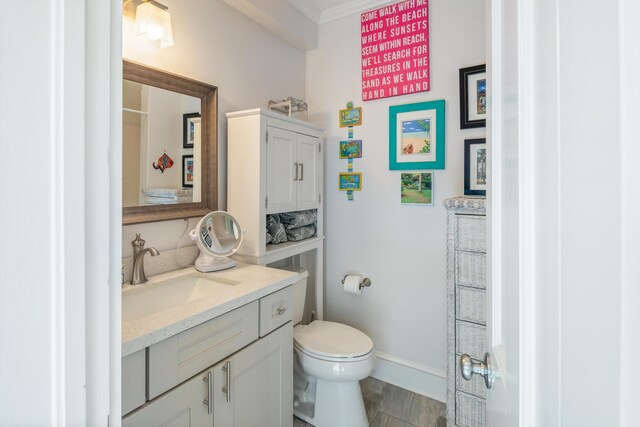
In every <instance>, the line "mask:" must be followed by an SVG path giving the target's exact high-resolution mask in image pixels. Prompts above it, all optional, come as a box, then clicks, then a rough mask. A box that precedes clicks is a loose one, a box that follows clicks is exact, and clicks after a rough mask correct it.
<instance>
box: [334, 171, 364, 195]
mask: <svg viewBox="0 0 640 427" xmlns="http://www.w3.org/2000/svg"><path fill="white" fill-rule="evenodd" d="M338 190H340V191H348V190H353V191H361V190H362V172H339V173H338Z"/></svg>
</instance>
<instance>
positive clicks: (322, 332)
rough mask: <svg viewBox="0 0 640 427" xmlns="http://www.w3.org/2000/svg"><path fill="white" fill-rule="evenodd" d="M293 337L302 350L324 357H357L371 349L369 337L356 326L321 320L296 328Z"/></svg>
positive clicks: (371, 344) (371, 343)
mask: <svg viewBox="0 0 640 427" xmlns="http://www.w3.org/2000/svg"><path fill="white" fill-rule="evenodd" d="M293 339H294V341H295V343H296V344H297V345H298V347H299V348H301V349H302V350H304V351H306V352H310V353H313V354H317V355H319V356H325V357H339V358H347V357H358V356H363V355H365V354H367V353H369V352H371V350H373V341H371V338H369V337H368V336H367V335H365V334H364V333H362V332H361V331H359V330H357V329H356V328H352V327H351V326H347V325H343V324H342V323H335V322H326V321H321V320H315V321H313V322H311V323H310V324H309V325H307V326H305V327H302V328H297V329H296V331H295V332H294V336H293Z"/></svg>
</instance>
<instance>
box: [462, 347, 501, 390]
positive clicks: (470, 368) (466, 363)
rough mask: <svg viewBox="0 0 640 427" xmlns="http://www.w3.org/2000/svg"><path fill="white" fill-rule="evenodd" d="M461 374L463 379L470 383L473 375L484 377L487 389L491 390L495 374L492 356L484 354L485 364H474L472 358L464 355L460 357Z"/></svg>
mask: <svg viewBox="0 0 640 427" xmlns="http://www.w3.org/2000/svg"><path fill="white" fill-rule="evenodd" d="M460 373H461V374H462V378H464V379H465V380H467V381H469V380H471V377H472V376H473V374H478V375H482V376H483V377H484V383H485V384H486V386H487V388H491V386H492V385H493V380H494V374H493V369H492V366H491V355H489V353H485V354H484V362H478V363H476V362H474V361H473V360H471V356H469V355H468V354H463V355H462V356H460Z"/></svg>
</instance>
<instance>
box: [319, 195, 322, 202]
mask: <svg viewBox="0 0 640 427" xmlns="http://www.w3.org/2000/svg"><path fill="white" fill-rule="evenodd" d="M318 203H322V194H318Z"/></svg>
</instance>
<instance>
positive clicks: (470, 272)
mask: <svg viewBox="0 0 640 427" xmlns="http://www.w3.org/2000/svg"><path fill="white" fill-rule="evenodd" d="M456 283H457V284H458V285H466V286H473V287H474V288H482V289H485V288H486V287H487V257H486V255H485V254H483V253H478V252H465V251H456Z"/></svg>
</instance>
